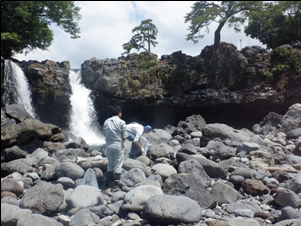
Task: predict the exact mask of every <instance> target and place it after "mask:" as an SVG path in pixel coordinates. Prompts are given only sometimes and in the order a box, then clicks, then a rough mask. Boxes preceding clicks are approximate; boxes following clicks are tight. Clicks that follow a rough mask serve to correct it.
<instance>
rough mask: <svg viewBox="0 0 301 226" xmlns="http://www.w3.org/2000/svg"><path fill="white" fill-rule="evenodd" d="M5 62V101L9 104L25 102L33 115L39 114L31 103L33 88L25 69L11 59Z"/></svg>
mask: <svg viewBox="0 0 301 226" xmlns="http://www.w3.org/2000/svg"><path fill="white" fill-rule="evenodd" d="M4 62H5V66H4V68H5V71H4V74H5V76H4V77H5V81H4V87H5V92H4V94H3V103H4V104H5V105H9V104H23V106H24V108H25V110H26V111H27V112H28V113H29V114H30V115H31V116H32V117H33V118H36V117H37V115H36V113H35V111H34V108H33V107H32V103H31V100H32V99H31V90H30V86H29V84H28V80H27V78H26V76H25V74H24V72H23V70H22V69H21V68H20V67H19V66H18V65H17V64H16V63H14V62H12V61H11V60H4Z"/></svg>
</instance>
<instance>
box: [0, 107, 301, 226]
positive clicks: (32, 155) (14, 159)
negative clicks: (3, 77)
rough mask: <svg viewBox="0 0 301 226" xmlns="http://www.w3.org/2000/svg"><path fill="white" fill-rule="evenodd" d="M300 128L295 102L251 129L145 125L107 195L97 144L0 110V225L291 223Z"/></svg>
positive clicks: (297, 221)
mask: <svg viewBox="0 0 301 226" xmlns="http://www.w3.org/2000/svg"><path fill="white" fill-rule="evenodd" d="M245 120H248V119H247V118H246V119H245ZM300 125H301V103H296V104H293V105H292V106H291V107H290V108H289V109H288V111H287V112H286V113H285V114H284V115H279V114H277V113H274V112H270V113H269V114H268V115H267V116H266V117H264V118H263V119H262V121H260V122H258V123H257V124H255V125H254V126H253V128H252V130H249V129H245V128H242V129H237V128H233V127H231V126H229V125H226V124H221V123H211V124H207V123H206V119H204V118H203V117H202V116H201V115H191V116H189V117H187V118H186V120H185V121H180V122H178V124H177V125H176V126H173V125H166V127H164V129H156V128H153V131H152V132H151V133H149V134H145V137H146V138H147V139H148V140H149V142H150V143H151V146H150V147H149V149H148V152H147V154H146V155H142V156H140V157H138V158H137V159H131V158H128V150H126V155H125V161H124V165H123V172H122V175H121V180H120V183H119V186H118V187H116V188H114V189H113V188H106V186H105V174H106V165H107V158H106V156H105V153H104V152H103V149H104V147H102V148H100V149H93V148H92V149H91V148H89V145H88V144H87V143H86V142H85V140H84V139H82V138H81V137H76V136H74V135H72V134H69V133H67V132H64V131H62V130H61V129H60V128H59V127H58V126H56V125H53V124H49V123H43V122H41V121H39V120H37V119H33V118H32V117H30V116H29V115H28V114H27V113H26V112H25V111H24V108H22V106H21V105H8V106H5V107H3V108H2V109H1V225H3V226H8V225H9V226H12V225H17V226H35V225H36V226H38V225H47V226H62V225H64V226H67V225H69V226H84V225H87V226H88V225H89V226H96V225H114V226H117V225H128V226H129V225H143V226H146V225H149V226H159V225H181V226H185V225H186V226H188V225H198V226H242V225H244V226H259V225H264V226H269V225H273V226H289V225H290V226H297V225H298V226H300V225H301V216H300V214H301V171H300V169H301V126H300ZM126 146H127V147H128V149H129V147H130V143H126ZM91 169H92V171H91ZM88 171H89V173H90V177H89V178H90V180H89V178H88V174H87V172H88ZM91 172H92V174H91ZM91 175H92V176H91ZM93 175H95V178H96V182H95V181H94V182H93V178H94V177H93Z"/></svg>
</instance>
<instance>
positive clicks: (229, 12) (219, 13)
mask: <svg viewBox="0 0 301 226" xmlns="http://www.w3.org/2000/svg"><path fill="white" fill-rule="evenodd" d="M261 5H262V2H261V1H220V3H219V2H216V1H198V2H196V3H194V4H193V6H192V7H191V8H192V10H191V12H189V13H188V14H186V16H185V17H184V18H185V23H187V22H190V23H191V25H190V26H189V28H188V30H190V33H189V34H188V35H187V37H186V40H187V41H189V40H191V41H193V42H194V44H196V43H197V42H198V40H199V39H200V38H203V37H204V35H203V34H201V33H200V31H201V30H202V29H203V28H205V31H206V32H207V33H209V27H208V26H209V25H210V24H211V23H212V22H217V23H218V27H217V29H216V30H215V33H214V47H215V48H217V47H218V46H219V44H220V41H221V34H220V33H221V30H222V28H223V27H224V25H225V24H226V23H227V22H228V26H229V27H233V29H234V30H235V31H236V32H240V31H241V29H240V26H241V25H243V24H244V22H245V21H246V19H247V18H248V13H249V12H251V11H254V10H257V8H260V6H261Z"/></svg>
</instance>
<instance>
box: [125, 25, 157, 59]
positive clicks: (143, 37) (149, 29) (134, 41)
mask: <svg viewBox="0 0 301 226" xmlns="http://www.w3.org/2000/svg"><path fill="white" fill-rule="evenodd" d="M132 33H134V36H133V37H132V38H131V40H130V41H129V42H128V43H124V44H123V45H122V48H123V49H124V50H125V52H124V53H122V55H124V54H129V53H130V52H131V50H132V49H136V50H137V51H140V49H143V50H145V51H149V52H150V46H151V45H153V46H154V47H155V46H156V45H157V44H158V42H157V41H156V39H157V34H158V29H157V28H156V26H155V25H154V24H153V23H152V20H151V19H147V20H142V21H141V24H140V26H138V27H135V28H134V29H133V30H132ZM146 44H147V48H146V47H145V45H146Z"/></svg>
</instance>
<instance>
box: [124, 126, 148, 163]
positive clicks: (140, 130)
mask: <svg viewBox="0 0 301 226" xmlns="http://www.w3.org/2000/svg"><path fill="white" fill-rule="evenodd" d="M126 127H127V132H128V137H127V139H128V140H129V141H132V145H131V151H130V155H129V157H130V158H137V157H139V156H140V155H141V154H142V153H143V152H144V149H143V147H142V145H141V143H140V139H141V136H142V135H143V134H144V133H149V132H151V131H152V127H151V126H149V125H147V126H143V125H141V124H139V123H136V122H133V123H130V124H127V125H126Z"/></svg>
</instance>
